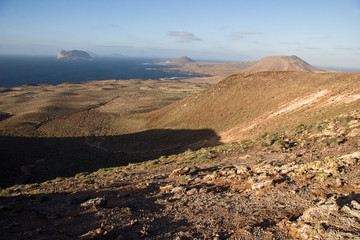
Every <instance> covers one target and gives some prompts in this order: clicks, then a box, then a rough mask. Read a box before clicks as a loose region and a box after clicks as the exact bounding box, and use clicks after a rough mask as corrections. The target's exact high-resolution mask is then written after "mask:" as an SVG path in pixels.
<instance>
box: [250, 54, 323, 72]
mask: <svg viewBox="0 0 360 240" xmlns="http://www.w3.org/2000/svg"><path fill="white" fill-rule="evenodd" d="M243 71H244V72H260V71H304V72H321V70H320V69H317V68H315V67H313V66H311V65H310V64H308V63H307V62H305V61H304V60H302V59H300V58H299V57H297V56H270V57H265V58H263V59H261V60H259V61H257V62H256V63H255V64H254V65H252V66H250V67H248V68H246V69H245V70H243Z"/></svg>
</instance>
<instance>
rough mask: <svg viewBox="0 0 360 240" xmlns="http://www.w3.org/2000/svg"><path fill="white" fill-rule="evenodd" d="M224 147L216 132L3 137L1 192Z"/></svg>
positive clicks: (0, 140) (157, 130)
mask: <svg viewBox="0 0 360 240" xmlns="http://www.w3.org/2000/svg"><path fill="white" fill-rule="evenodd" d="M219 144H220V138H219V136H217V135H216V133H215V132H214V131H213V130H210V129H201V130H187V129H182V130H168V129H156V130H148V131H144V132H139V133H133V134H126V135H119V136H102V137H95V136H87V137H70V138H29V137H9V136H0V158H1V162H0V187H7V186H12V185H14V184H23V183H32V182H40V181H45V180H49V179H54V178H56V177H67V176H74V175H75V174H76V173H79V172H92V171H96V170H98V169H100V168H105V167H114V166H123V165H127V164H128V163H134V162H141V161H146V160H150V159H155V158H158V157H160V156H163V155H171V154H178V153H181V152H184V151H186V150H187V149H192V150H197V149H200V148H202V147H208V146H215V145H219Z"/></svg>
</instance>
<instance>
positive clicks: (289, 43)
mask: <svg viewBox="0 0 360 240" xmlns="http://www.w3.org/2000/svg"><path fill="white" fill-rule="evenodd" d="M279 44H281V45H300V43H299V42H279Z"/></svg>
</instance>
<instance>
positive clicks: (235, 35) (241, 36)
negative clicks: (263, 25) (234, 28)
mask: <svg viewBox="0 0 360 240" xmlns="http://www.w3.org/2000/svg"><path fill="white" fill-rule="evenodd" d="M261 34H263V33H262V32H255V31H240V32H235V33H233V35H232V39H234V40H243V39H244V37H245V36H248V35H261Z"/></svg>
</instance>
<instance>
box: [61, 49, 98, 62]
mask: <svg viewBox="0 0 360 240" xmlns="http://www.w3.org/2000/svg"><path fill="white" fill-rule="evenodd" d="M57 59H70V60H91V59H92V57H91V56H90V55H89V54H88V53H87V52H85V51H80V50H72V51H65V50H61V51H60V52H58V54H57Z"/></svg>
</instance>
